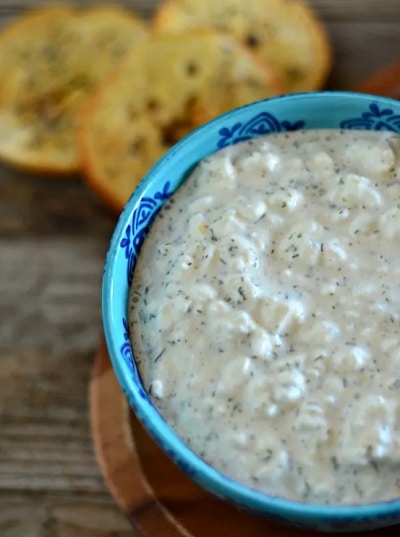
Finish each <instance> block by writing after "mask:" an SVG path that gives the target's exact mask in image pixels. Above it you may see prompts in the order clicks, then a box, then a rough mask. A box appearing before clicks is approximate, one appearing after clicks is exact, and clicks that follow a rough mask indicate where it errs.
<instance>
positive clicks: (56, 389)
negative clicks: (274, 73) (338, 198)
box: [0, 0, 400, 537]
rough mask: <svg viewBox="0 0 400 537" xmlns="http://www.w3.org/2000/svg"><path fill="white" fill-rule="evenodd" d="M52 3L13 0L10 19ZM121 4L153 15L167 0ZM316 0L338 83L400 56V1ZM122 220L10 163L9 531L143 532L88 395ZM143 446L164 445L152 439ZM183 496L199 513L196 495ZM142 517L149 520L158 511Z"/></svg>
mask: <svg viewBox="0 0 400 537" xmlns="http://www.w3.org/2000/svg"><path fill="white" fill-rule="evenodd" d="M266 1H267V0H266ZM48 3H49V2H48V1H45V0H2V1H1V2H0V27H2V26H4V25H6V24H7V23H8V22H9V21H10V20H12V19H13V18H14V17H15V16H17V15H19V14H20V13H22V12H23V11H25V10H26V9H27V8H28V7H32V6H35V7H36V6H39V5H46V4H48ZM71 3H74V4H86V5H89V4H96V3H97V0H86V1H85V2H84V1H83V0H81V1H79V0H75V1H72V2H71ZM121 3H123V4H125V5H127V6H131V7H133V8H134V9H135V10H136V11H138V12H139V13H142V14H143V15H144V16H146V17H149V16H150V15H151V13H152V12H153V10H154V7H155V6H156V5H157V4H158V3H159V0H158V1H157V0H124V1H121ZM311 4H313V5H314V6H315V8H316V9H317V11H318V13H320V15H321V17H322V19H323V20H324V21H325V23H326V25H327V28H328V31H329V33H330V35H331V38H332V42H333V45H334V50H335V65H334V69H333V72H332V75H331V78H330V81H329V85H330V87H332V88H349V87H351V86H352V85H354V84H356V83H358V82H360V80H361V79H362V78H364V77H365V76H368V75H369V74H371V73H372V72H373V71H374V70H376V69H378V68H381V67H383V66H384V65H387V64H389V63H391V62H392V61H395V60H396V59H398V58H400V40H399V39H398V29H399V27H400V2H399V1H398V0H380V1H378V2H377V1H376V0H311ZM114 223H115V219H114V218H113V217H112V216H110V214H109V213H108V212H107V211H106V210H105V209H104V208H103V206H102V205H101V204H100V203H99V202H98V201H97V200H96V199H95V198H94V197H93V195H92V194H91V193H90V192H89V191H88V189H87V188H85V186H84V185H83V184H82V183H81V182H80V180H79V178H74V179H72V180H70V181H56V180H52V179H44V178H41V177H39V176H35V177H33V176H30V175H28V174H24V173H20V172H16V171H14V170H12V169H10V168H8V167H5V166H0V536H1V537H117V536H118V537H125V536H128V535H134V536H137V535H139V533H138V530H139V529H140V528H137V529H136V530H137V531H135V530H132V529H131V527H130V525H129V524H128V522H127V520H126V518H125V516H124V515H123V514H121V513H120V512H119V508H118V507H117V506H116V505H115V503H114V500H113V499H112V498H111V496H110V494H109V492H108V491H107V488H106V486H105V484H104V482H103V478H102V476H101V473H100V470H99V468H98V465H97V462H96V459H95V455H94V452H93V448H92V442H91V434H90V425H89V415H88V404H87V385H88V382H89V378H90V371H91V367H92V363H93V358H94V354H95V350H96V348H97V345H98V340H99V334H100V281H101V275H102V267H103V259H104V254H105V251H106V249H107V246H108V241H109V238H110V235H111V232H112V229H113V226H114ZM141 449H143V453H146V452H147V450H150V449H152V448H150V447H149V446H148V445H146V443H145V442H144V443H143V445H142V447H141ZM149 453H151V451H149ZM144 460H146V458H145V459H144ZM147 460H151V458H148V459H147ZM146 464H147V463H146ZM150 470H151V467H149V468H148V472H149V476H150V477H149V479H150V478H151V479H156V475H153V474H151V472H150ZM151 475H153V477H151ZM154 483H155V482H154ZM163 486H166V485H163ZM174 490H175V491H176V489H174ZM171 501H172V504H174V502H175V505H180V506H181V508H182V512H184V513H185V516H186V517H187V520H191V521H192V522H191V524H194V525H195V524H197V523H198V518H197V514H196V512H192V511H191V510H190V509H189V507H188V504H187V501H186V500H185V498H182V497H179V494H178V496H174V498H173V499H172V500H171ZM141 516H142V522H143V523H144V522H145V521H146V520H147V519H146V517H148V516H149V511H146V510H145V509H144V510H143V511H142V515H141ZM148 537H153V536H152V535H151V534H150V535H148ZM201 537H203V536H201ZM210 537H211V536H210Z"/></svg>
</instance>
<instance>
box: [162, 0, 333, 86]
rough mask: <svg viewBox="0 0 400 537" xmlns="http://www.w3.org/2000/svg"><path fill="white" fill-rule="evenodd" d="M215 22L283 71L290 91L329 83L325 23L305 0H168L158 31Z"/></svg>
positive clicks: (222, 29) (220, 29)
mask: <svg viewBox="0 0 400 537" xmlns="http://www.w3.org/2000/svg"><path fill="white" fill-rule="evenodd" d="M203 27H206V28H207V27H211V28H215V29H217V30H219V31H225V32H228V33H230V34H231V35H233V36H234V37H236V38H237V39H238V40H240V42H241V43H243V44H244V45H246V46H247V47H248V48H250V49H251V50H252V51H253V52H255V53H256V54H257V55H258V57H259V58H260V59H261V60H263V61H264V62H266V63H267V64H269V65H272V66H273V67H275V68H276V69H277V70H278V71H279V72H280V73H281V75H282V76H283V79H284V81H285V83H286V86H287V88H288V91H290V92H296V91H310V90H316V89H319V88H321V87H322V86H323V84H324V82H325V79H326V76H327V73H328V71H329V68H330V65H331V50H330V44H329V40H328V37H327V34H326V31H325V29H324V27H323V26H322V25H321V23H320V22H319V20H318V19H317V17H316V16H315V14H314V12H313V11H312V10H311V8H309V7H308V6H307V5H306V4H305V3H304V2H302V0H246V1H243V0H167V2H166V3H164V4H162V5H161V7H160V8H159V9H158V11H157V12H156V14H155V18H154V23H153V28H154V30H155V31H156V32H173V33H176V32H182V31H188V30H190V29H193V28H203Z"/></svg>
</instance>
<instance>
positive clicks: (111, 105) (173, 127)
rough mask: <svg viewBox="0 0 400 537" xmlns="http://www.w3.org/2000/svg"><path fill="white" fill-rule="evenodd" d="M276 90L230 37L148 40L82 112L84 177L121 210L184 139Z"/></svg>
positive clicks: (271, 77)
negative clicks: (148, 174) (155, 166)
mask: <svg viewBox="0 0 400 537" xmlns="http://www.w3.org/2000/svg"><path fill="white" fill-rule="evenodd" d="M280 90H281V86H280V85H279V82H278V81H277V80H276V78H275V74H274V72H273V71H270V70H268V69H266V68H265V67H264V66H263V65H262V64H261V63H260V62H259V61H258V60H257V59H256V58H255V57H254V56H253V55H252V54H251V53H249V52H248V51H247V50H246V49H245V48H244V47H242V46H241V45H240V44H239V43H237V42H236V41H235V40H233V39H232V38H230V37H228V36H225V35H222V34H219V33H217V32H215V31H212V30H209V31H195V32H191V33H190V34H189V33H188V34H179V35H174V36H173V35H161V36H158V37H153V38H150V39H149V40H147V41H145V42H143V43H139V44H138V45H137V46H135V47H134V50H133V52H132V54H131V56H130V57H129V58H128V59H127V61H126V62H125V63H124V64H123V66H122V67H121V69H120V70H119V72H118V73H117V74H116V75H115V76H113V77H112V79H111V80H110V81H109V82H108V84H106V85H105V86H104V87H103V88H102V89H101V90H100V91H99V93H98V94H97V95H95V97H94V98H92V100H91V102H90V105H89V106H88V107H87V109H86V113H85V115H84V120H83V123H82V128H81V131H80V148H81V153H82V160H83V170H84V176H85V177H86V180H87V181H88V183H89V184H90V185H91V186H92V188H93V189H94V190H95V191H96V192H97V193H98V194H99V195H100V196H101V197H102V198H103V199H104V200H105V201H106V202H107V203H108V204H109V205H111V206H112V207H113V208H114V209H116V210H117V211H120V210H121V209H122V207H123V206H124V204H125V202H126V201H127V199H128V197H129V195H130V194H131V193H132V191H133V190H134V188H135V186H136V185H137V183H138V182H139V181H140V179H141V178H142V177H143V175H144V174H145V173H146V172H147V170H148V169H149V167H150V166H151V165H152V164H153V163H154V162H155V161H156V160H157V159H158V158H159V157H160V156H161V155H162V154H163V152H164V151H165V150H166V149H167V148H168V147H170V146H171V145H172V144H173V143H174V142H175V141H177V140H178V139H180V138H181V137H182V136H183V135H184V134H186V133H187V132H189V131H190V130H191V129H193V128H194V127H196V126H198V125H200V124H201V123H203V122H204V121H206V120H208V119H210V118H212V117H214V116H216V115H217V114H220V113H221V112H224V111H226V110H229V109H230V108H233V107H235V106H238V105H242V104H245V103H248V102H250V101H254V100H256V99H261V98H263V97H268V96H271V95H274V94H277V93H279V92H280Z"/></svg>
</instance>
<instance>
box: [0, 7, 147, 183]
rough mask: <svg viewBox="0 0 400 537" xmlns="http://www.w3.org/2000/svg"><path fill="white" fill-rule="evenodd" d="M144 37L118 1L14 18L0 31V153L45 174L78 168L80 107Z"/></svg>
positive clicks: (144, 32) (143, 28) (142, 29)
mask: <svg viewBox="0 0 400 537" xmlns="http://www.w3.org/2000/svg"><path fill="white" fill-rule="evenodd" d="M146 36H147V28H146V26H145V24H144V22H142V21H141V20H140V19H139V18H138V17H136V16H135V15H133V14H131V13H130V12H129V11H126V10H123V9H121V8H117V7H112V6H110V7H102V8H89V9H85V10H78V9H72V8H68V7H63V6H60V7H52V8H44V9H39V10H35V11H33V12H31V13H28V14H27V15H25V16H23V17H21V18H20V19H18V20H16V21H15V22H14V23H13V24H11V25H10V26H9V27H8V28H7V29H5V30H4V31H3V33H2V34H1V35H0V158H1V159H3V160H5V161H7V162H9V163H11V164H13V165H15V166H18V167H21V168H25V169H27V170H32V171H40V172H47V173H53V174H55V173H68V174H70V173H73V172H76V171H77V170H78V169H79V159H78V152H77V144H76V135H77V129H76V127H77V121H78V118H79V116H80V113H81V110H82V107H83V105H84V103H85V102H86V100H87V98H88V95H90V94H91V93H92V92H93V91H94V90H95V89H96V88H97V86H98V84H99V83H101V82H103V81H104V79H105V78H106V77H107V76H108V75H110V73H111V72H112V71H113V70H114V69H115V68H116V67H117V66H119V64H120V63H121V61H122V60H123V59H124V58H125V56H126V55H127V53H128V51H130V49H131V48H132V46H133V45H134V44H135V43H137V42H138V41H139V40H142V39H144V38H145V37H146Z"/></svg>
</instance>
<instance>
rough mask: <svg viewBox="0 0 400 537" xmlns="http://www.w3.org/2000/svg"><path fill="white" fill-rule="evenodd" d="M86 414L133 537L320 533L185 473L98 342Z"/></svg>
mask: <svg viewBox="0 0 400 537" xmlns="http://www.w3.org/2000/svg"><path fill="white" fill-rule="evenodd" d="M90 416H91V425H92V434H93V441H94V446H95V450H96V454H97V458H98V462H99V465H100V468H101V471H102V473H103V475H104V478H105V480H106V482H107V485H108V487H109V490H110V492H111V494H112V495H113V497H114V498H115V500H116V502H117V503H118V505H119V506H120V508H121V509H122V511H123V512H124V513H125V514H126V516H127V517H128V518H129V520H130V521H131V523H132V525H133V527H134V528H135V529H136V533H135V535H137V537H221V536H225V535H226V536H229V537H249V536H251V537H317V536H321V535H323V534H320V533H317V532H312V531H308V530H303V531H302V530H296V529H292V528H286V527H283V526H278V525H276V524H274V523H272V522H270V521H268V520H266V519H263V518H261V517H257V516H254V515H252V514H249V513H246V512H243V511H239V510H237V509H236V508H234V507H232V506H230V505H227V504H225V503H224V502H222V501H220V500H218V499H216V498H214V497H213V496H211V495H209V494H207V493H206V492H204V491H203V490H201V489H200V488H199V487H197V486H196V485H195V484H193V483H192V482H191V481H190V480H189V479H187V478H186V477H185V475H184V474H183V473H182V472H181V471H180V470H179V469H178V468H177V467H176V466H175V465H174V464H173V463H172V462H171V461H170V460H169V458H168V457H167V456H166V455H165V454H164V453H163V452H162V451H161V450H160V449H159V448H158V446H157V445H156V444H155V443H154V442H153V440H152V439H151V438H150V437H149V435H148V434H147V433H146V432H145V430H144V429H143V428H142V426H141V425H140V424H139V422H138V421H137V419H136V418H135V416H134V415H133V413H132V412H131V411H130V409H129V406H128V403H127V402H126V399H125V397H124V395H123V393H122V390H121V389H120V387H119V385H118V382H117V380H116V378H115V375H114V372H113V370H112V367H111V362H110V359H109V357H108V354H107V350H106V347H105V344H104V342H102V344H101V346H100V349H99V351H98V354H97V356H96V362H95V366H94V369H93V374H92V378H91V382H90ZM399 532H400V527H399V526H396V527H392V528H387V529H385V530H380V531H376V532H373V534H372V533H370V532H365V533H364V535H365V536H367V535H370V536H371V537H372V535H373V536H374V537H398V536H399V534H400V533H399ZM331 535H333V534H331ZM334 535H339V534H334ZM341 535H343V534H341ZM358 535H362V534H358Z"/></svg>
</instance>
